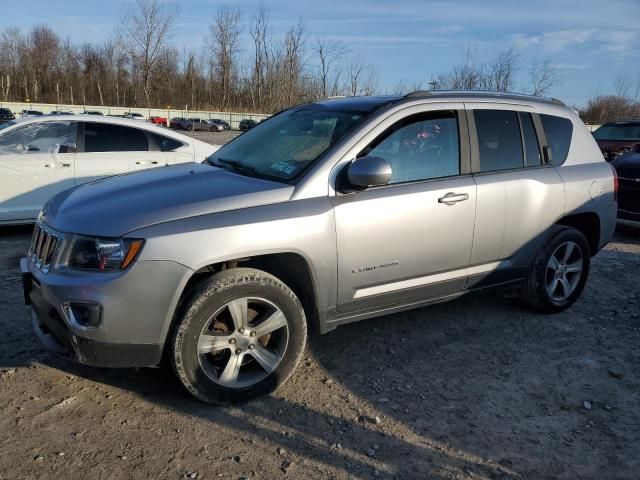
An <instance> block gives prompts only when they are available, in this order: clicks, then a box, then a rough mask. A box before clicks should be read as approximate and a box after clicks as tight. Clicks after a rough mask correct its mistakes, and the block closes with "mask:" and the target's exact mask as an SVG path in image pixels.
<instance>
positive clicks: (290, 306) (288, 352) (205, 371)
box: [172, 268, 307, 403]
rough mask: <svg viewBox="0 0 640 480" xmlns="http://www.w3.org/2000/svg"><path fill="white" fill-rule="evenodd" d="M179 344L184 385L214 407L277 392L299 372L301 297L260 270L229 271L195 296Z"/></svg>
mask: <svg viewBox="0 0 640 480" xmlns="http://www.w3.org/2000/svg"><path fill="white" fill-rule="evenodd" d="M190 298H191V300H190V301H188V302H187V305H186V308H185V309H183V312H184V314H183V315H182V316H181V318H180V319H179V323H178V324H177V326H176V328H175V331H174V335H173V339H172V360H173V361H172V363H173V366H174V369H175V371H176V373H177V375H178V378H179V379H180V381H181V382H182V384H183V385H184V386H185V387H186V388H187V390H189V392H191V393H192V394H193V395H194V396H195V397H197V398H198V399H200V400H202V401H205V402H208V403H220V402H229V401H231V402H233V401H245V400H249V399H251V398H255V397H258V396H260V395H264V394H267V393H270V392H272V391H273V390H275V389H276V388H277V387H278V386H280V385H282V384H283V383H284V382H285V381H286V380H287V379H288V378H289V377H290V376H291V374H292V373H293V371H294V370H295V368H296V366H297V365H298V362H299V361H300V358H301V356H302V353H303V350H304V345H305V342H306V335H307V328H306V319H305V315H304V310H303V309H302V306H301V305H300V302H299V301H298V299H297V297H296V296H295V294H294V293H293V292H292V291H291V290H290V289H289V288H288V287H287V286H286V285H285V284H284V283H282V282H281V281H280V280H278V279H277V278H276V277H274V276H272V275H269V274H268V273H266V272H262V271H260V270H254V269H248V268H238V269H230V270H224V271H222V272H220V273H218V274H216V275H214V276H213V277H211V278H210V279H209V280H207V281H206V282H205V283H204V284H202V285H200V287H199V288H197V289H196V290H195V291H194V292H192V293H191V296H190Z"/></svg>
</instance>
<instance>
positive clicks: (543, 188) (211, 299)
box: [21, 92, 616, 403]
mask: <svg viewBox="0 0 640 480" xmlns="http://www.w3.org/2000/svg"><path fill="white" fill-rule="evenodd" d="M570 147H571V148H570ZM614 173H615V172H614V170H613V168H612V167H611V166H610V165H609V164H607V163H606V162H604V160H603V158H602V155H601V154H600V151H599V150H598V147H597V145H596V143H595V141H594V140H593V137H592V136H591V134H590V133H589V132H588V131H587V129H586V128H585V126H584V124H583V123H582V121H581V120H580V118H579V117H578V115H577V114H576V113H575V112H574V111H573V110H572V109H571V108H568V107H566V106H564V104H562V103H561V102H558V101H557V100H544V99H540V98H536V97H528V96H519V95H507V94H494V95H491V94H485V93H477V92H476V93H473V92H469V93H464V92H458V93H433V92H414V93H412V94H409V95H407V96H404V97H387V96H385V97H354V98H347V99H333V100H326V101H321V102H316V103H311V104H307V105H302V106H297V107H293V108H291V109H289V110H286V111H284V112H281V113H279V114H277V115H274V116H272V117H270V118H269V119H267V120H265V121H264V122H262V123H261V124H260V125H258V126H256V127H255V128H253V129H251V130H250V131H249V132H247V133H245V134H243V135H240V136H238V137H237V138H235V139H234V140H232V141H231V142H229V143H227V144H226V145H225V146H223V147H222V148H220V149H219V150H218V151H216V152H215V153H213V154H212V155H211V156H210V157H209V158H208V160H207V162H205V163H203V164H201V165H193V164H190V165H176V166H173V167H170V168H165V169H155V170H151V171H147V172H140V173H135V174H131V175H124V176H118V177H112V178H108V179H104V180H102V181H100V182H97V183H95V184H92V185H84V186H79V187H76V188H74V189H72V190H68V191H66V192H64V193H61V194H58V195H57V196H55V197H53V198H52V199H51V200H49V201H48V202H47V204H46V205H45V206H44V208H43V210H42V212H41V214H40V216H39V221H38V223H37V225H36V229H35V231H34V237H33V241H32V244H31V248H30V250H29V252H28V255H27V256H26V257H25V258H23V259H22V260H21V269H22V272H23V281H24V289H25V292H26V298H27V302H29V303H30V304H31V305H32V308H33V319H34V322H33V324H34V328H35V331H36V333H37V335H38V337H39V338H40V339H41V340H42V341H43V342H44V344H45V345H47V346H48V348H50V349H52V350H54V351H56V352H58V353H60V354H62V355H64V356H66V357H68V358H71V359H75V360H78V361H80V362H82V363H86V364H92V365H98V366H107V367H116V366H119V367H140V366H155V365H158V364H159V363H160V360H161V358H163V357H164V358H167V360H168V362H169V363H171V364H172V365H173V368H174V370H175V371H176V372H177V376H178V378H179V379H180V382H181V383H182V384H183V385H184V386H185V387H186V389H187V390H188V391H189V392H191V393H192V394H193V395H194V396H196V397H197V398H199V399H200V400H203V401H205V402H212V403H216V402H220V401H234V400H240V401H242V400H247V399H250V398H254V397H256V396H259V395H262V394H265V393H268V392H270V391H272V390H274V389H275V388H276V387H277V386H279V385H281V384H282V383H283V382H285V381H286V380H287V379H288V378H289V377H290V376H291V374H292V373H293V371H294V370H295V368H296V366H297V365H298V363H299V361H300V359H301V357H302V355H303V353H304V351H305V342H306V338H307V331H308V330H309V329H314V330H317V331H319V332H320V333H327V332H329V331H331V330H333V329H335V328H336V327H338V326H339V325H342V324H345V323H349V322H354V321H357V320H364V319H366V318H371V317H376V316H381V315H387V314H390V313H394V312H399V311H402V310H406V309H411V308H416V307H420V306H424V305H428V304H431V303H436V302H441V301H445V300H449V299H453V298H456V297H459V296H460V295H463V294H465V293H467V292H471V291H476V290H481V289H485V288H487V287H495V286H499V285H512V286H515V287H519V288H520V290H521V295H522V298H523V299H524V301H525V302H526V303H527V304H528V305H529V306H531V307H532V308H535V309H537V310H539V311H541V312H546V313H553V312H559V311H561V310H564V309H566V308H568V307H569V306H570V305H572V304H573V303H574V302H575V300H576V299H577V298H578V296H579V295H580V293H581V292H582V290H583V288H584V285H585V282H586V281H587V276H588V273H589V265H590V259H591V257H592V256H593V255H595V254H596V253H597V252H598V251H599V250H600V249H601V248H602V247H603V246H604V245H605V244H606V243H607V242H608V241H609V240H610V239H611V237H612V235H613V231H614V228H615V223H616V218H615V217H616V200H615V195H616V182H615V176H614ZM151 284H152V285H153V288H150V287H149V286H150V285H151ZM391 320H393V319H391ZM407 341H409V342H410V341H411V338H409V339H408V340H407ZM366 343H367V342H366V341H365V342H363V344H362V345H359V346H357V348H370V349H371V355H375V354H376V351H375V348H377V347H375V348H374V346H367V344H366Z"/></svg>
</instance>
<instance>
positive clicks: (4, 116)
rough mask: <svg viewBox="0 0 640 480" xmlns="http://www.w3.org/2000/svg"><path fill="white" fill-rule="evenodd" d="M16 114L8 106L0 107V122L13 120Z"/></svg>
mask: <svg viewBox="0 0 640 480" xmlns="http://www.w3.org/2000/svg"><path fill="white" fill-rule="evenodd" d="M15 118H16V116H15V115H14V114H13V112H12V111H11V110H9V109H8V108H0V123H4V122H8V121H10V120H15Z"/></svg>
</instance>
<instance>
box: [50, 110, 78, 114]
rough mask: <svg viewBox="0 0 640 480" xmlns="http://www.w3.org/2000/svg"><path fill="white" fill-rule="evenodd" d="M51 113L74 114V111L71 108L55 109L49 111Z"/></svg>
mask: <svg viewBox="0 0 640 480" xmlns="http://www.w3.org/2000/svg"><path fill="white" fill-rule="evenodd" d="M49 115H73V112H72V111H71V110H66V109H62V110H53V111H52V112H51V113H49Z"/></svg>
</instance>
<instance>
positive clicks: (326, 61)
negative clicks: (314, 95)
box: [314, 38, 346, 98]
mask: <svg viewBox="0 0 640 480" xmlns="http://www.w3.org/2000/svg"><path fill="white" fill-rule="evenodd" d="M314 52H315V53H316V55H317V56H318V63H319V70H320V89H321V90H320V95H321V96H322V97H323V98H326V97H327V96H329V91H330V90H331V91H332V92H331V94H335V89H336V86H337V84H338V83H339V73H338V74H335V77H337V78H334V79H333V80H332V79H331V78H330V77H331V74H332V71H333V67H334V66H335V64H336V63H337V62H338V61H340V59H341V58H342V57H343V56H344V55H345V54H346V48H345V47H344V46H343V45H342V44H340V43H335V42H328V41H326V40H325V39H324V38H323V39H316V43H315V48H314ZM332 84H333V86H332Z"/></svg>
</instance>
